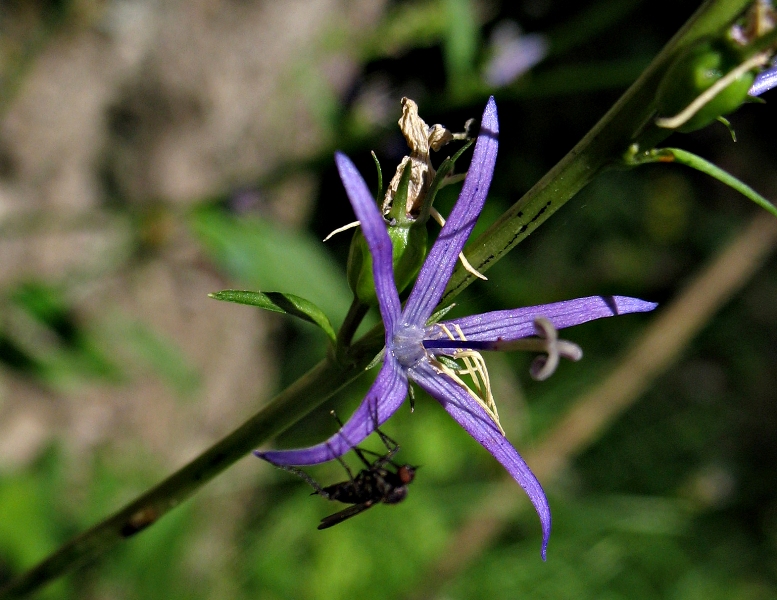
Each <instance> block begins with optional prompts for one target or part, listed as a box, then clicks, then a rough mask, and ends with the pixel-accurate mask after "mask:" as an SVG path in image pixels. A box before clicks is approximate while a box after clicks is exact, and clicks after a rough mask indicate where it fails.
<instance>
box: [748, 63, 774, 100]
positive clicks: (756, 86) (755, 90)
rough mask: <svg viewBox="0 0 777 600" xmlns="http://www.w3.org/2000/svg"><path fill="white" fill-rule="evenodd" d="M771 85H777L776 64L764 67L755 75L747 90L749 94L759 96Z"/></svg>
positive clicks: (770, 87) (771, 86)
mask: <svg viewBox="0 0 777 600" xmlns="http://www.w3.org/2000/svg"><path fill="white" fill-rule="evenodd" d="M773 87H777V66H773V67H772V68H770V69H766V70H764V71H761V72H760V73H758V75H756V76H755V81H754V82H753V85H752V86H751V87H750V91H748V92H747V93H748V95H750V96H760V95H761V94H763V93H764V92H768V91H769V90H770V89H772V88H773Z"/></svg>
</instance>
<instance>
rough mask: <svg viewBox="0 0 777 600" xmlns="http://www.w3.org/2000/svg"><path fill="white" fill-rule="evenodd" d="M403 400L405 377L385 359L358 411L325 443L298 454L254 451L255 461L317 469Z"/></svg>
mask: <svg viewBox="0 0 777 600" xmlns="http://www.w3.org/2000/svg"><path fill="white" fill-rule="evenodd" d="M406 396H407V376H406V374H405V372H404V370H403V369H402V368H400V366H399V364H397V362H396V360H394V358H393V357H391V356H390V355H388V356H386V359H385V361H384V362H383V368H382V369H381V370H380V373H378V377H377V378H376V379H375V383H373V384H372V387H371V388H370V391H369V392H367V396H366V397H365V398H364V400H363V401H362V403H361V404H360V405H359V408H357V409H356V412H354V413H353V415H352V416H351V418H350V419H348V422H347V423H346V424H345V425H344V426H343V428H342V429H341V430H340V431H338V432H337V433H336V434H334V435H333V436H332V437H330V438H329V439H328V440H327V441H326V442H324V443H322V444H318V445H316V446H311V447H310V448H300V449H298V450H270V451H267V452H263V451H260V450H256V451H254V454H256V456H258V457H259V458H263V459H264V460H266V461H268V462H271V463H273V464H276V465H284V466H288V465H293V466H304V465H317V464H319V463H323V462H327V461H330V460H333V459H335V458H337V457H338V456H342V455H343V454H345V453H346V452H348V451H349V450H350V449H351V448H353V447H354V446H356V445H358V444H360V443H361V442H362V441H363V440H364V439H365V438H366V437H367V436H368V435H370V434H371V433H372V432H373V431H375V427H379V426H380V425H382V424H383V423H385V422H386V420H387V419H388V418H389V417H390V416H391V415H393V414H394V413H395V412H396V411H397V409H398V408H399V407H400V405H401V404H402V402H403V401H404V400H405V397H406Z"/></svg>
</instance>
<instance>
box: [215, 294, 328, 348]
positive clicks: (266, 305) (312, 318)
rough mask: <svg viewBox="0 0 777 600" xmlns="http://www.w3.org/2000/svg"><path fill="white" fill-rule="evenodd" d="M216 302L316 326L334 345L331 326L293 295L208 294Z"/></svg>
mask: <svg viewBox="0 0 777 600" xmlns="http://www.w3.org/2000/svg"><path fill="white" fill-rule="evenodd" d="M208 296H210V297H211V298H215V299H216V300H224V301H225V302H236V303H237V304H248V305H249V306H258V307H259V308H263V309H265V310H271V311H273V312H278V313H284V314H287V315H291V316H292V317H297V318H299V319H302V320H303V321H307V322H308V323H313V324H314V325H318V326H319V327H320V328H321V329H323V330H324V333H325V334H326V335H327V336H328V337H329V339H330V340H332V343H335V342H336V340H337V335H336V334H335V330H334V329H333V328H332V324H331V323H330V322H329V319H328V318H327V316H326V315H325V314H324V312H323V311H322V310H321V309H320V308H318V306H316V305H315V304H313V303H312V302H310V301H309V300H305V299H304V298H300V297H299V296H295V295H294V294H284V293H281V292H249V291H243V290H224V291H221V292H216V293H215V294H208Z"/></svg>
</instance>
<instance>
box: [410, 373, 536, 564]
mask: <svg viewBox="0 0 777 600" xmlns="http://www.w3.org/2000/svg"><path fill="white" fill-rule="evenodd" d="M410 377H411V379H412V380H413V381H414V382H416V383H417V384H418V385H419V386H420V387H421V388H423V389H424V390H426V392H428V394H429V395H430V396H432V397H433V398H434V399H435V400H437V401H438V402H439V403H440V404H442V406H443V408H444V409H445V410H446V411H448V414H450V415H451V416H452V417H453V418H454V419H456V421H457V422H458V423H459V425H461V426H462V427H463V428H464V429H465V430H466V432H467V433H469V434H470V435H471V436H472V437H473V438H475V440H476V441H478V442H479V443H480V444H481V445H482V446H483V447H484V448H485V449H486V450H488V451H489V452H490V453H491V454H492V455H493V456H494V458H496V460H498V461H499V462H500V463H501V464H502V466H504V468H505V469H507V472H508V473H510V475H511V476H512V477H513V479H515V480H516V481H517V482H518V484H519V485H520V486H521V487H522V488H523V489H524V491H525V492H526V494H527V495H528V496H529V500H531V503H532V504H533V505H534V509H535V510H536V511H537V515H539V517H540V523H541V524H542V559H543V560H545V555H546V552H547V549H548V540H549V539H550V506H549V505H548V499H547V498H546V497H545V492H544V491H543V490H542V486H541V485H540V482H539V481H537V478H536V477H535V476H534V473H532V472H531V469H529V466H528V465H527V464H526V463H525V462H524V460H523V459H522V458H521V456H520V454H518V451H517V450H516V449H515V448H513V446H512V444H510V442H509V441H507V438H505V436H504V435H502V432H500V431H499V428H498V427H497V426H496V425H495V424H494V422H493V421H492V420H491V418H490V417H489V416H488V414H487V413H486V411H485V410H483V408H482V407H481V406H480V404H478V403H477V401H475V399H474V398H472V396H470V394H469V393H468V392H467V391H466V390H465V389H464V388H462V387H461V386H460V385H459V384H457V383H456V382H454V381H453V380H452V379H450V378H449V377H448V376H447V375H442V374H440V373H437V372H436V371H435V370H434V367H432V365H430V364H429V363H428V362H427V361H422V362H420V363H419V364H418V365H417V366H416V367H413V368H412V369H411V370H410Z"/></svg>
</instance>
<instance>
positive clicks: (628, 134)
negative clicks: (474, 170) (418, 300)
mask: <svg viewBox="0 0 777 600" xmlns="http://www.w3.org/2000/svg"><path fill="white" fill-rule="evenodd" d="M749 4H750V1H749V0H720V1H716V0H708V1H707V2H705V3H704V4H703V5H702V6H701V8H699V10H698V11H697V12H696V14H694V15H693V16H692V17H691V19H690V20H689V21H688V22H687V23H686V24H685V25H684V26H683V27H682V29H680V31H679V32H678V33H677V34H676V35H675V36H674V37H673V38H672V39H671V40H670V41H669V42H668V43H667V45H666V46H664V48H663V50H662V51H661V52H660V53H659V54H658V56H656V58H655V59H654V60H653V61H652V62H651V63H650V65H649V66H648V68H647V69H646V70H645V72H644V73H642V75H641V76H640V77H639V79H637V81H636V82H635V83H634V84H633V85H632V86H631V87H630V88H629V89H628V90H627V91H626V93H625V94H624V95H623V96H621V98H620V99H619V100H618V102H616V103H615V105H614V106H613V107H612V108H611V109H610V110H609V111H608V112H607V114H605V115H604V116H603V117H602V118H601V120H600V121H599V122H598V123H597V124H596V125H595V126H594V127H593V129H591V131H589V132H588V133H587V134H586V136H585V137H584V138H583V139H582V140H580V142H579V143H578V144H577V145H576V146H575V147H574V148H573V149H572V150H571V152H569V154H567V155H566V156H565V157H564V158H562V159H561V161H560V162H559V163H558V164H557V165H556V166H555V167H553V168H552V169H551V170H550V171H549V172H548V173H547V174H546V175H545V176H544V177H543V178H542V179H540V181H538V182H537V183H536V184H535V185H534V187H532V188H531V189H530V190H529V191H528V192H527V193H526V194H525V195H524V196H523V197H522V198H521V199H520V200H519V201H518V202H516V203H515V204H514V205H513V206H512V207H510V208H509V209H508V210H507V211H506V212H505V213H504V214H503V215H502V216H501V217H500V218H499V219H498V220H497V221H496V222H495V223H494V224H493V225H491V227H489V228H488V230H486V231H485V232H483V234H481V235H480V237H478V238H477V239H476V240H474V241H472V242H470V243H469V244H468V246H467V248H468V250H467V252H465V254H466V256H467V258H468V259H469V262H470V263H471V264H472V266H473V267H474V268H475V269H476V270H477V271H479V272H481V273H483V272H485V271H486V270H488V269H489V268H490V267H491V265H492V264H494V263H495V262H497V261H498V260H499V259H501V258H502V257H503V256H504V255H505V254H507V253H508V252H509V251H510V250H512V249H513V248H514V247H515V246H516V245H517V244H519V243H520V242H522V241H523V240H524V239H526V237H528V236H529V235H530V234H531V233H532V232H533V231H534V230H535V229H537V227H539V226H540V225H541V224H542V223H544V222H545V221H546V220H547V219H548V218H549V217H550V216H551V215H552V214H553V213H555V212H556V211H557V210H558V209H559V208H561V207H562V206H563V205H564V204H566V203H567V202H568V201H569V200H571V199H572V198H573V197H574V196H575V195H576V194H577V193H578V192H579V191H580V190H581V189H583V188H584V187H585V186H586V185H588V184H589V183H590V182H591V181H592V180H593V179H594V177H596V176H597V175H598V174H599V173H601V172H602V170H604V169H605V168H607V167H610V166H616V163H617V162H618V161H620V159H621V157H622V155H623V154H624V153H625V152H626V151H627V149H628V148H629V147H630V146H631V145H632V144H635V143H636V144H637V145H638V147H639V148H644V149H650V148H653V147H654V146H655V145H656V144H658V143H659V142H661V141H662V140H663V139H665V138H666V137H668V136H669V135H670V134H671V133H672V132H671V131H670V130H666V129H661V128H659V127H657V126H656V125H655V124H654V123H653V117H654V112H655V105H654V99H655V95H656V90H657V89H658V86H659V84H660V83H661V80H662V77H663V75H664V72H665V71H666V68H667V66H668V65H669V63H670V62H671V60H672V59H674V57H675V56H677V54H678V52H680V51H682V50H683V49H685V48H687V47H689V46H691V45H693V44H694V43H695V42H697V41H698V40H700V39H702V38H704V37H706V36H710V35H713V34H716V33H720V32H721V31H723V29H724V28H725V27H726V26H727V25H728V24H730V23H731V22H732V21H733V20H734V19H735V18H736V17H737V16H738V15H739V14H740V13H741V12H742V11H743V10H744V9H745V8H746V7H747V6H748V5H749ZM474 279H475V277H474V275H472V274H471V273H469V272H468V271H466V270H465V269H463V268H462V267H461V265H459V266H458V267H457V268H456V270H455V271H454V273H453V276H452V277H451V280H450V281H449V282H448V287H447V289H446V291H445V295H444V296H443V299H442V304H449V303H450V302H451V300H452V299H453V298H454V297H455V296H456V295H458V294H459V292H461V290H463V289H464V288H465V287H467V286H468V285H469V284H471V283H472V282H473V280H474Z"/></svg>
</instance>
